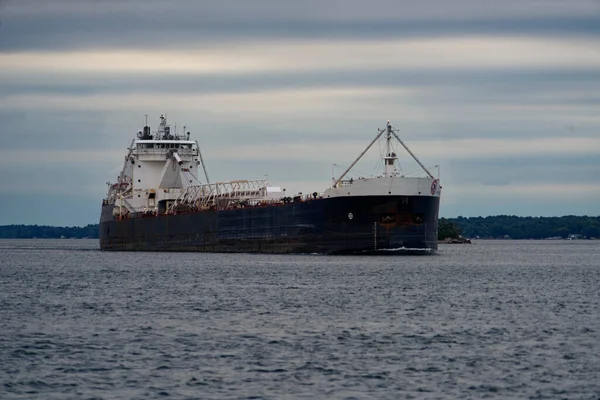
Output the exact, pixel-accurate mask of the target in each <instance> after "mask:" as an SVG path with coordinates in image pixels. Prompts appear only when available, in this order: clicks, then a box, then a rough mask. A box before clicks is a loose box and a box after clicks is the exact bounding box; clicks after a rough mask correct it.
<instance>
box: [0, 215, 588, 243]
mask: <svg viewBox="0 0 600 400" xmlns="http://www.w3.org/2000/svg"><path fill="white" fill-rule="evenodd" d="M98 233H99V229H98V224H90V225H86V226H84V227H78V226H71V227H61V226H43V225H4V226H0V238H3V239H8V238H13V239H19V238H22V239H31V238H44V239H46V238H48V239H50V238H61V237H64V238H74V239H81V238H90V239H97V238H98ZM438 235H439V239H440V240H444V239H446V238H451V239H454V238H458V237H460V236H463V237H468V238H474V237H480V238H493V239H501V238H511V239H546V238H550V237H560V238H563V239H566V238H567V237H569V235H579V236H581V238H588V239H589V238H600V217H587V216H583V217H578V216H573V215H569V216H565V217H517V216H512V215H498V216H494V217H471V218H465V217H458V218H440V220H439V225H438Z"/></svg>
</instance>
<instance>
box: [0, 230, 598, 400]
mask: <svg viewBox="0 0 600 400" xmlns="http://www.w3.org/2000/svg"><path fill="white" fill-rule="evenodd" d="M0 252H1V254H2V255H1V257H0V398H2V399H38V398H39V399H69V398H76V399H80V398H83V399H85V398H95V399H104V398H106V399H151V398H159V397H161V398H165V397H166V398H169V397H170V398H176V399H180V398H181V399H183V398H189V399H196V398H200V399H245V398H255V399H271V398H272V399H280V398H306V399H312V398H332V399H346V398H347V399H363V398H364V399H366V398H389V399H396V398H419V399H420V398H431V399H434V398H461V399H462V398H474V399H475V398H477V399H478V398H533V399H545V398H548V399H558V398H568V399H599V398H600V292H599V291H600V241H478V242H477V243H475V244H473V245H442V246H441V249H440V252H439V254H438V255H435V256H402V257H398V256H379V257H353V256H345V257H333V256H316V255H312V256H310V255H295V256H278V255H252V254H250V255H248V254H246V255H226V254H193V253H181V254H165V253H104V252H100V251H98V245H97V241H93V240H89V241H88V240H0Z"/></svg>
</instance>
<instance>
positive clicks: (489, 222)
mask: <svg viewBox="0 0 600 400" xmlns="http://www.w3.org/2000/svg"><path fill="white" fill-rule="evenodd" d="M442 219H443V218H442ZM442 219H440V222H441V221H442ZM448 221H449V222H452V223H455V224H456V225H458V227H459V228H460V230H461V231H462V234H463V236H465V237H477V236H479V237H481V238H505V237H508V238H511V239H546V238H549V237H561V238H567V237H568V236H569V235H577V234H578V235H582V236H583V237H586V238H591V237H596V238H600V217H588V216H581V217H580V216H574V215H568V216H564V217H517V216H514V215H498V216H494V217H473V218H464V217H458V218H449V219H448Z"/></svg>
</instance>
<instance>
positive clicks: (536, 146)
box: [0, 0, 600, 225]
mask: <svg viewBox="0 0 600 400" xmlns="http://www.w3.org/2000/svg"><path fill="white" fill-rule="evenodd" d="M0 71H1V74H0V118H1V120H2V134H1V135H0V165H1V169H0V191H1V193H0V196H1V198H2V199H3V200H2V207H1V208H0V224H11V223H27V224H34V223H37V224H54V225H84V224H87V223H95V222H97V220H98V218H99V209H100V203H101V199H102V197H103V196H104V194H105V191H106V185H105V182H107V181H111V180H114V179H115V177H116V175H117V174H118V171H119V170H120V167H121V162H122V159H123V155H124V151H125V148H126V147H127V146H128V144H129V142H130V141H131V139H132V138H133V137H134V134H135V132H137V131H138V130H139V129H140V128H141V125H142V121H143V119H144V114H148V115H149V119H150V121H151V122H152V124H153V125H154V126H155V127H156V125H157V121H158V117H159V116H160V114H161V113H167V114H168V116H169V120H170V122H171V123H175V122H176V123H177V125H178V126H179V127H181V126H182V125H184V124H185V125H187V127H188V129H187V130H190V131H191V132H192V134H193V137H195V138H196V139H197V140H198V141H199V142H200V144H201V146H202V147H203V154H204V156H205V159H206V161H207V168H208V171H209V175H210V176H211V180H213V181H217V180H232V179H251V178H260V177H263V176H264V174H267V173H268V176H269V179H270V180H271V181H272V182H273V183H274V184H278V185H281V186H283V187H286V189H287V190H288V191H290V192H295V191H304V192H308V191H310V192H312V191H322V190H324V189H325V188H326V187H327V186H328V185H329V184H330V179H331V170H332V164H334V163H336V164H338V165H342V166H347V165H349V164H350V163H351V162H352V160H353V159H354V158H355V157H356V156H357V155H358V154H359V153H360V152H361V151H362V150H363V148H364V147H365V146H366V145H367V144H368V143H369V141H370V140H371V139H372V137H373V136H374V135H375V134H376V129H377V128H378V127H379V128H381V127H383V126H384V125H385V122H386V120H388V119H390V120H391V121H392V123H393V124H394V125H395V126H396V127H398V128H399V129H400V131H401V135H402V137H403V138H404V140H405V141H406V142H407V144H408V145H409V146H410V147H411V148H412V149H413V150H414V152H415V153H416V154H417V155H418V156H419V158H420V159H421V160H422V161H423V162H424V164H425V165H427V166H433V165H440V166H441V179H442V185H443V188H444V189H443V195H442V205H441V215H442V216H445V217H454V216H458V215H463V216H479V215H482V216H486V215H498V214H515V215H534V216H553V215H567V214H575V215H585V214H587V215H599V214H600V174H599V172H600V129H599V128H600V112H599V111H600V108H599V106H600V2H599V1H592V0H570V1H564V0H560V1H554V0H519V1H517V0H505V1H485V0H454V1H445V0H428V1H419V2H416V1H410V2H409V1H405V2H403V1H397V0H388V1H386V0H381V1H370V2H365V1H355V0H350V1H348V0H346V1H341V0H337V1H323V0H314V1H313V0H310V1H297V2H293V3H292V2H284V1H278V0H260V1H244V0H225V1H218V2H217V1H214V2H212V1H195V0H178V1H157V0H144V1H142V0H129V1H116V0H115V1H107V0H102V1H100V0H53V1H46V0H18V1H17V0H12V1H11V0H9V1H2V0H0ZM378 156H379V154H378V150H377V148H376V149H375V150H373V151H372V152H370V153H369V154H368V155H367V157H366V159H365V160H364V162H362V163H361V164H360V165H359V166H358V168H357V169H358V172H357V173H356V175H357V176H358V175H360V173H361V172H364V173H365V174H369V173H371V172H372V171H373V168H374V167H375V166H376V164H377V157H378ZM401 165H402V167H403V169H404V171H405V172H411V171H416V170H418V167H417V166H416V165H415V164H414V163H412V162H411V161H410V160H409V159H408V158H407V157H405V158H403V159H401ZM337 172H338V173H340V172H341V169H338V170H337Z"/></svg>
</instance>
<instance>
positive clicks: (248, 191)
mask: <svg viewBox="0 0 600 400" xmlns="http://www.w3.org/2000/svg"><path fill="white" fill-rule="evenodd" d="M268 186H269V181H267V180H266V179H257V180H237V181H228V182H216V183H207V184H202V185H190V186H188V187H186V188H185V190H184V191H183V192H182V193H181V194H180V195H179V196H178V197H177V199H176V200H175V202H174V204H173V205H172V206H171V208H173V207H174V206H175V205H176V204H188V205H191V206H197V207H200V208H202V207H206V206H208V205H209V204H212V203H216V202H217V201H218V200H219V199H240V200H244V199H252V198H258V197H266V192H267V189H266V188H267V187H268ZM167 211H169V210H167Z"/></svg>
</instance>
